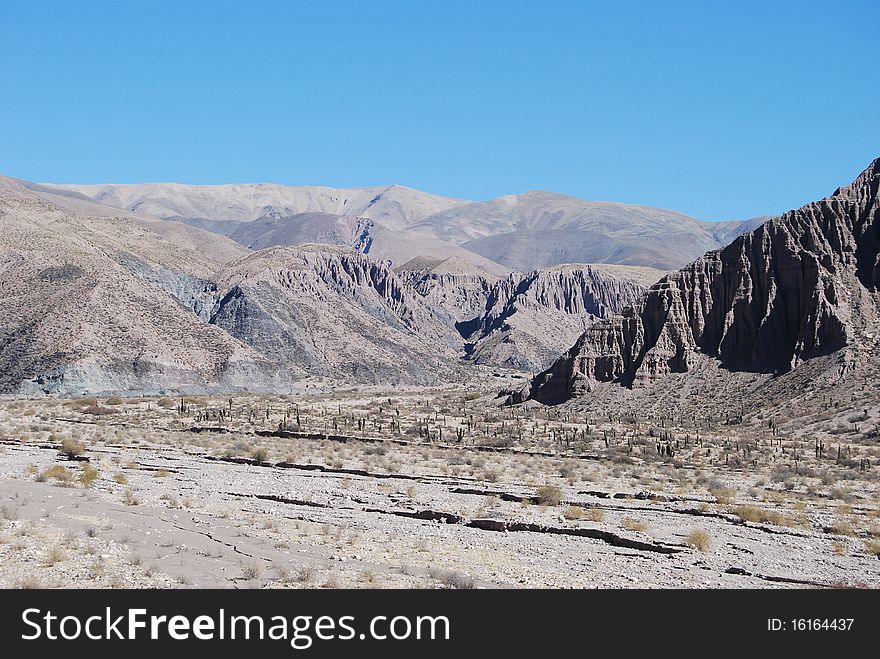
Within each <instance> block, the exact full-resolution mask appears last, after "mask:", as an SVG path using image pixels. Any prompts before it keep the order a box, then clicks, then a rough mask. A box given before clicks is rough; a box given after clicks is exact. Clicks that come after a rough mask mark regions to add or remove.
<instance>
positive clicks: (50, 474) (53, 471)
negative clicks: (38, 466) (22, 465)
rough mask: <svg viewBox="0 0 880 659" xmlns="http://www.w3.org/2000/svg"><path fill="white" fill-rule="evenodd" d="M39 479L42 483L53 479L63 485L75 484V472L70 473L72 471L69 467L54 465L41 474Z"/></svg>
mask: <svg viewBox="0 0 880 659" xmlns="http://www.w3.org/2000/svg"><path fill="white" fill-rule="evenodd" d="M38 479H39V480H42V481H47V480H49V479H52V480H54V481H58V482H59V483H61V484H62V485H69V484H70V483H72V482H73V472H72V471H70V469H68V468H67V467H62V466H61V465H52V466H51V467H49V468H48V469H46V470H45V471H43V472H42V473H41V474H39V475H38Z"/></svg>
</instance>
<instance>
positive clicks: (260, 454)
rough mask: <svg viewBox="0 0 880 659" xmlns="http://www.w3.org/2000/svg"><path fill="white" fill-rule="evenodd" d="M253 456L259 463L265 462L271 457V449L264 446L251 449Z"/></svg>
mask: <svg viewBox="0 0 880 659" xmlns="http://www.w3.org/2000/svg"><path fill="white" fill-rule="evenodd" d="M251 457H252V458H253V459H254V460H256V462H257V463H258V464H263V463H264V462H265V461H266V460H267V459H268V457H269V450H268V449H267V448H265V447H263V446H257V447H256V448H254V449H253V450H252V451H251Z"/></svg>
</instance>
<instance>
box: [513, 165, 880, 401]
mask: <svg viewBox="0 0 880 659" xmlns="http://www.w3.org/2000/svg"><path fill="white" fill-rule="evenodd" d="M878 187H880V159H878V160H875V161H874V162H873V163H872V164H871V166H870V167H868V169H866V170H865V171H864V172H863V173H862V174H861V175H860V176H859V177H858V178H857V179H856V180H855V181H854V182H853V183H852V184H851V185H849V186H846V187H844V188H839V189H838V190H836V191H835V192H834V194H833V195H832V196H831V197H828V198H826V199H823V200H821V201H818V202H814V203H811V204H807V205H806V206H804V207H803V208H801V209H799V210H796V211H791V212H789V213H787V214H785V215H784V216H782V217H781V218H777V219H774V220H771V221H769V222H767V223H766V224H764V225H762V226H760V227H759V228H757V229H756V230H754V231H753V232H751V233H748V234H745V235H743V236H741V237H739V238H737V239H736V240H735V241H734V242H733V243H731V244H730V245H729V246H727V247H726V248H724V249H722V250H719V251H714V252H710V253H708V254H706V255H705V256H704V257H701V258H699V259H697V260H696V261H694V262H693V263H691V264H690V265H688V266H686V267H685V268H683V269H681V270H679V271H678V272H675V273H673V274H670V275H668V276H666V277H664V278H663V279H661V280H660V281H659V282H658V283H657V284H655V285H654V286H652V287H651V288H650V289H649V291H648V292H647V293H646V294H645V296H644V297H643V298H642V299H641V300H640V301H639V303H638V304H637V305H636V306H635V308H634V309H631V310H628V311H627V312H625V313H624V315H622V316H617V317H614V318H612V319H609V320H606V321H604V322H601V323H596V324H595V325H593V326H592V327H590V328H589V329H588V330H587V331H586V332H585V333H584V334H583V335H582V336H581V337H580V338H579V339H578V341H577V343H575V345H574V347H572V348H571V349H570V350H569V351H568V352H567V353H566V354H565V355H563V356H562V357H561V358H560V359H559V360H558V361H557V362H556V363H554V364H553V366H551V367H550V368H549V369H548V370H547V371H545V372H544V373H542V374H540V375H539V376H538V377H537V378H535V380H534V382H533V383H532V390H531V394H530V395H531V397H532V398H534V399H536V400H540V401H544V402H559V401H562V400H565V399H567V398H570V397H572V396H577V395H579V394H581V393H584V392H585V391H588V390H590V388H591V387H592V384H591V383H593V382H597V381H612V380H617V381H620V382H622V383H624V384H628V383H636V384H646V383H651V382H653V381H655V380H657V379H658V378H663V377H664V376H667V375H668V374H670V373H682V372H687V371H689V370H691V369H692V368H693V367H694V366H695V365H696V364H698V363H700V362H701V359H702V356H708V357H710V358H713V359H714V360H717V361H716V363H719V364H722V365H724V366H726V367H728V368H730V369H736V370H743V371H753V372H763V373H772V372H785V371H788V370H789V369H791V368H794V367H795V366H797V365H798V364H800V363H802V362H803V361H804V360H808V359H811V358H815V357H819V356H822V355H830V354H832V353H835V352H836V353H837V357H838V360H839V361H840V364H841V366H840V367H841V368H843V369H847V368H852V367H853V364H854V362H856V361H858V360H871V359H877V354H876V345H877V341H878V334H880V328H878V307H880V295H878V286H880V256H878V253H880V221H878V208H880V203H878V197H877V192H878ZM866 348H867V350H866Z"/></svg>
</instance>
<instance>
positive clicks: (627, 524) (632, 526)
mask: <svg viewBox="0 0 880 659" xmlns="http://www.w3.org/2000/svg"><path fill="white" fill-rule="evenodd" d="M620 526H621V528H623V529H625V530H627V531H638V532H639V533H644V532H645V531H647V530H648V523H647V522H645V521H644V520H641V519H635V518H634V517H626V518H624V520H623V522H621V523H620Z"/></svg>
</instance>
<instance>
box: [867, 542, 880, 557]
mask: <svg viewBox="0 0 880 659" xmlns="http://www.w3.org/2000/svg"><path fill="white" fill-rule="evenodd" d="M865 549H867V550H868V553H869V554H873V555H874V556H880V540H865Z"/></svg>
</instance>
